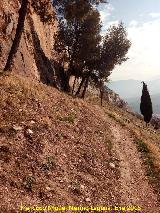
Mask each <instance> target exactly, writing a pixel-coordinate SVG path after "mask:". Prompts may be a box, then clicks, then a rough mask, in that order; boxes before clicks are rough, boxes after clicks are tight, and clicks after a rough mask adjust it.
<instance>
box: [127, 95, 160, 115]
mask: <svg viewBox="0 0 160 213" xmlns="http://www.w3.org/2000/svg"><path fill="white" fill-rule="evenodd" d="M151 99H152V105H153V112H154V114H160V94H156V95H151ZM125 101H126V102H127V103H128V104H129V106H130V107H131V108H132V109H133V110H134V111H135V112H138V113H139V112H140V97H135V98H128V99H125Z"/></svg>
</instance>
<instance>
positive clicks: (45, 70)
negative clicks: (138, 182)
mask: <svg viewBox="0 0 160 213" xmlns="http://www.w3.org/2000/svg"><path fill="white" fill-rule="evenodd" d="M20 6H21V4H20V1H18V0H1V5H0V71H2V70H3V68H4V66H5V63H6V60H7V57H8V54H9V51H10V48H11V45H12V42H13V39H14V37H15V32H16V26H17V20H18V11H19V9H20ZM40 8H41V10H40ZM45 8H46V9H47V13H45V16H44V14H43V13H42V14H41V13H40V12H39V11H41V12H45ZM56 30H57V22H56V18H55V11H54V8H53V6H52V4H51V1H50V0H39V1H36V2H34V4H33V3H32V4H31V3H30V4H29V6H28V13H27V17H26V19H25V26H24V32H23V35H22V38H21V41H20V46H19V49H18V52H17V54H16V57H15V59H14V66H13V72H16V73H21V74H24V75H27V76H32V77H33V78H36V79H38V80H40V81H42V82H44V83H47V84H54V81H55V79H53V72H54V60H55V59H56V55H55V53H54V51H53V44H54V38H53V36H54V33H55V32H56Z"/></svg>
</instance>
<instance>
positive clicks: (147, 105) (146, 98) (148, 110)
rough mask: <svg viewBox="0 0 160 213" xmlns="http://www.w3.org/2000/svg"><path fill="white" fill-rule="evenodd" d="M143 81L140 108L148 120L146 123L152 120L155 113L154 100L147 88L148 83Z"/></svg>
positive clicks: (145, 119)
mask: <svg viewBox="0 0 160 213" xmlns="http://www.w3.org/2000/svg"><path fill="white" fill-rule="evenodd" d="M142 83H143V90H142V96H141V104H140V110H141V113H142V115H143V117H144V121H145V122H146V125H147V124H148V123H149V122H150V120H151V118H152V114H153V110H152V101H151V98H150V95H149V92H148V89H147V85H146V84H145V83H144V82H142Z"/></svg>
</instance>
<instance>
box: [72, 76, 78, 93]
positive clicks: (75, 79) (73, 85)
mask: <svg viewBox="0 0 160 213" xmlns="http://www.w3.org/2000/svg"><path fill="white" fill-rule="evenodd" d="M76 80H77V77H76V76H75V79H74V83H73V88H72V95H73V93H74V89H75V85H76Z"/></svg>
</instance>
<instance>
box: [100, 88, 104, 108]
mask: <svg viewBox="0 0 160 213" xmlns="http://www.w3.org/2000/svg"><path fill="white" fill-rule="evenodd" d="M103 94H104V91H103V90H102V89H101V90H100V97H101V106H102V105H103Z"/></svg>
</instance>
